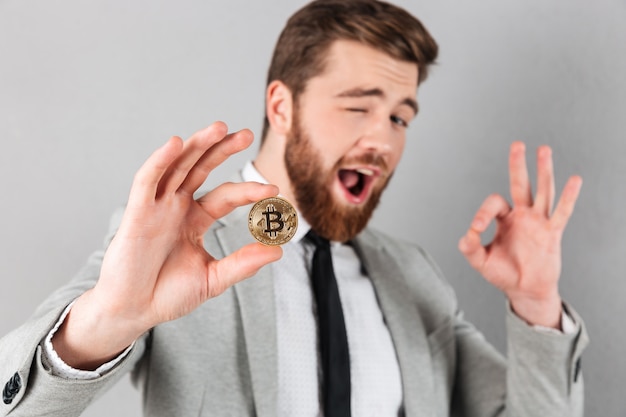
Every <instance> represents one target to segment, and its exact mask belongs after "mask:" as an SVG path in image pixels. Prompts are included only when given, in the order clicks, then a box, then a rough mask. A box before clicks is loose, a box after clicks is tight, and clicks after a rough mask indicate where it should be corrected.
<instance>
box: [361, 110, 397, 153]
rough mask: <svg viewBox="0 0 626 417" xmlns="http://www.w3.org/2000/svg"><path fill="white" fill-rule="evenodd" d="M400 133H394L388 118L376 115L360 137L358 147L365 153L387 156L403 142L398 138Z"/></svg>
mask: <svg viewBox="0 0 626 417" xmlns="http://www.w3.org/2000/svg"><path fill="white" fill-rule="evenodd" d="M399 134H400V133H399V132H397V131H395V129H394V128H393V125H392V123H391V121H390V119H389V116H385V115H377V116H376V117H372V118H371V119H370V123H368V124H367V126H366V127H365V129H364V131H363V134H362V135H361V137H360V139H359V142H358V146H359V148H360V149H361V150H363V151H365V152H371V153H375V154H379V155H381V156H385V157H387V156H389V155H390V154H392V153H393V152H394V150H395V151H397V150H400V149H395V148H396V147H401V146H402V143H403V141H402V140H401V138H399V137H398V135H399Z"/></svg>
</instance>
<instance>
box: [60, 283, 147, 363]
mask: <svg viewBox="0 0 626 417" xmlns="http://www.w3.org/2000/svg"><path fill="white" fill-rule="evenodd" d="M97 306H98V303H97V302H96V301H95V300H93V293H92V291H88V292H86V293H84V294H83V295H81V296H80V297H79V298H78V299H76V301H75V302H74V304H73V305H72V307H71V309H70V311H69V312H68V314H67V316H66V317H65V320H64V321H63V323H62V324H61V326H60V327H59V329H58V330H57V331H56V333H54V335H53V336H52V340H51V343H52V345H53V348H54V351H55V352H56V353H57V355H58V356H59V358H60V359H61V360H62V361H63V362H65V363H66V364H67V365H69V366H70V367H72V368H75V369H80V370H85V371H91V370H95V369H96V368H98V367H99V366H100V365H102V364H104V363H106V362H109V361H110V360H112V359H113V358H115V357H116V356H118V355H119V354H120V353H122V352H123V351H124V350H125V349H126V348H128V346H130V345H131V344H132V343H133V342H134V341H135V340H136V339H137V338H138V337H139V335H141V332H139V333H137V332H131V331H124V326H123V322H121V321H119V320H117V319H116V318H115V317H113V316H112V315H111V314H110V312H108V311H106V310H102V309H99V308H97Z"/></svg>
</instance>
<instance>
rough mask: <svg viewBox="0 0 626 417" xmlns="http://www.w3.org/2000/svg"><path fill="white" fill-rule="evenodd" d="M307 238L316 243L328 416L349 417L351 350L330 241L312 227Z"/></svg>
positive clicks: (315, 287)
mask: <svg viewBox="0 0 626 417" xmlns="http://www.w3.org/2000/svg"><path fill="white" fill-rule="evenodd" d="M307 238H308V239H309V240H310V241H311V242H313V243H314V244H315V254H314V255H313V263H312V266H313V279H312V283H313V291H314V293H315V301H316V303H317V315H318V327H319V341H320V352H321V360H322V371H323V380H322V392H323V394H322V395H323V396H322V398H323V408H324V417H349V416H350V353H349V351H348V336H347V334H346V325H345V323H344V319H343V310H342V309H341V300H340V299H339V289H338V288H337V280H336V279H335V273H334V272H333V263H332V258H331V255H330V244H329V242H328V240H327V239H324V238H323V237H320V236H318V235H317V234H315V233H314V232H313V231H312V230H311V231H309V233H307Z"/></svg>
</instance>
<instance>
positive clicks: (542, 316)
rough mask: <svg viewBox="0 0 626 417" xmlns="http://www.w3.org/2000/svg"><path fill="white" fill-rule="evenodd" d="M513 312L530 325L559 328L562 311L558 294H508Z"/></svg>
mask: <svg viewBox="0 0 626 417" xmlns="http://www.w3.org/2000/svg"><path fill="white" fill-rule="evenodd" d="M508 299H509V303H510V305H511V309H512V310H513V312H514V313H515V314H516V315H517V316H518V317H519V318H521V319H522V320H524V321H526V322H527V323H528V324H529V325H532V326H542V327H547V328H553V329H558V330H560V329H561V316H562V313H563V305H562V300H561V297H560V296H559V294H558V293H557V294H554V295H551V296H549V297H541V298H536V297H528V296H513V297H512V296H508Z"/></svg>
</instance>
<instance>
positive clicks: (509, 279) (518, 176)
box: [459, 142, 582, 328]
mask: <svg viewBox="0 0 626 417" xmlns="http://www.w3.org/2000/svg"><path fill="white" fill-rule="evenodd" d="M525 152H526V151H525V146H524V144H523V143H521V142H515V143H513V144H512V145H511V150H510V155H509V175H510V186H511V197H512V200H513V206H510V205H509V203H508V202H507V201H506V200H505V199H504V198H503V197H502V196H500V195H498V194H493V195H491V196H489V197H487V199H485V201H484V202H483V203H482V205H481V207H480V208H479V210H478V212H477V213H476V215H475V216H474V219H473V220H472V223H471V225H470V228H469V230H468V231H467V233H466V234H465V236H463V237H462V238H461V240H460V241H459V249H460V250H461V252H462V253H463V255H465V258H466V259H467V260H468V262H469V263H470V264H471V265H472V267H474V268H475V269H476V270H477V271H478V272H480V273H481V274H482V275H483V276H484V277H485V279H486V280H487V281H489V282H490V283H492V284H493V285H495V286H496V287H497V288H499V289H500V290H502V291H503V292H504V293H505V294H506V296H507V298H508V299H509V301H510V303H511V307H512V308H513V310H514V311H515V312H516V313H517V314H518V315H519V316H520V317H521V318H523V319H524V320H526V321H527V322H529V323H531V324H535V325H543V326H547V327H554V328H559V326H560V317H561V298H560V295H559V291H558V280H559V276H560V274H561V237H562V235H563V231H564V230H565V226H566V224H567V221H568V220H569V218H570V216H571V214H572V212H573V210H574V205H575V203H576V199H577V198H578V194H579V192H580V187H581V185H582V179H581V178H580V177H578V176H572V177H570V178H569V180H568V181H567V184H566V185H565V187H564V188H563V192H562V194H561V198H560V199H559V201H558V203H557V205H556V208H555V209H554V211H553V210H552V207H553V204H554V200H555V186H554V171H553V165H552V151H551V149H550V148H549V147H547V146H542V147H540V148H539V149H538V151H537V192H536V194H535V196H534V198H533V195H532V191H531V186H530V181H529V178H528V169H527V167H526V156H525ZM494 219H495V221H496V232H495V236H494V238H493V240H492V241H491V242H490V243H489V244H487V245H483V244H482V243H481V239H480V235H481V234H482V233H483V232H485V230H486V229H487V227H488V226H489V224H490V223H491V221H492V220H494Z"/></svg>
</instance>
